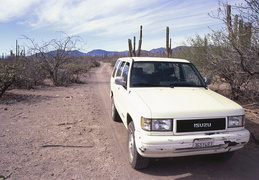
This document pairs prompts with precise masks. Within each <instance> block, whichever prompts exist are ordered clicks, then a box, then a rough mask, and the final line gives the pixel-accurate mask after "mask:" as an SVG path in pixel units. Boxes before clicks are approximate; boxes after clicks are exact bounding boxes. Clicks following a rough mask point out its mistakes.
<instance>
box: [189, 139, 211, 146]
mask: <svg viewBox="0 0 259 180" xmlns="http://www.w3.org/2000/svg"><path fill="white" fill-rule="evenodd" d="M211 146H213V139H195V140H194V141H193V148H206V147H211Z"/></svg>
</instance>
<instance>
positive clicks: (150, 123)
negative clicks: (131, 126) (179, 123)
mask: <svg viewBox="0 0 259 180" xmlns="http://www.w3.org/2000/svg"><path fill="white" fill-rule="evenodd" d="M172 126H173V124H172V119H147V118H143V117H142V118H141V127H142V129H143V130H146V131H171V130H172V129H173V128H172Z"/></svg>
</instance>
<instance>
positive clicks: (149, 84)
mask: <svg viewBox="0 0 259 180" xmlns="http://www.w3.org/2000/svg"><path fill="white" fill-rule="evenodd" d="M132 87H161V85H160V84H151V83H137V84H132Z"/></svg>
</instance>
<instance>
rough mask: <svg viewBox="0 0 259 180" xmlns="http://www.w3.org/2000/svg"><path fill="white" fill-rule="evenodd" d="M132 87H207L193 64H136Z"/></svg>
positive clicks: (132, 74)
mask: <svg viewBox="0 0 259 180" xmlns="http://www.w3.org/2000/svg"><path fill="white" fill-rule="evenodd" d="M130 87H205V83H204V82H203V80H202V77H201V75H200V74H199V72H198V71H197V70H196V68H195V67H194V65H193V64H191V63H179V62H134V64H133V67H132V70H131V79H130Z"/></svg>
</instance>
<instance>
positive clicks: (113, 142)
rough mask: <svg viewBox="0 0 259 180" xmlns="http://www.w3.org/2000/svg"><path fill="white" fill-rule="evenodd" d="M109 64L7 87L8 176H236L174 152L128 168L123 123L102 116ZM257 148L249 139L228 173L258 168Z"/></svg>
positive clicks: (4, 140)
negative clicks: (63, 81) (65, 82)
mask: <svg viewBox="0 0 259 180" xmlns="http://www.w3.org/2000/svg"><path fill="white" fill-rule="evenodd" d="M110 72H111V68H110V66H109V64H106V63H104V64H103V63H102V64H101V67H99V68H96V69H93V70H91V73H90V74H88V75H87V76H86V77H84V78H83V79H82V80H83V81H84V82H85V83H84V84H78V85H71V86H69V87H54V86H51V85H49V86H44V87H37V88H36V89H32V90H11V91H9V92H8V93H7V95H6V96H5V98H3V99H1V100H0V123H1V124H0V175H5V176H6V175H8V174H10V173H12V175H11V177H10V178H9V179H10V180H15V179H19V180H27V179H29V180H34V179H46V180H49V179H62V180H63V179H67V180H73V179H74V180H77V179H79V180H81V179H157V178H159V179H218V178H220V179H224V178H222V176H223V175H224V177H228V179H229V177H234V179H239V178H237V177H239V176H237V175H235V176H232V175H231V174H230V175H229V172H226V173H225V174H224V173H223V172H224V169H225V167H224V168H223V169H220V170H221V171H222V172H221V174H219V175H217V174H215V173H214V172H216V171H217V170H219V169H218V168H221V167H218V165H219V164H214V163H213V162H211V161H210V160H207V159H206V158H197V157H195V158H189V159H188V158H187V159H186V158H182V159H176V160H175V161H174V162H176V163H178V165H177V166H176V165H172V162H171V161H169V160H168V161H166V162H163V161H162V163H161V162H158V161H153V162H151V165H150V168H149V169H148V170H144V171H135V170H133V169H131V167H130V166H129V163H128V161H127V150H126V148H125V144H126V143H125V142H126V139H125V134H126V130H125V128H124V127H123V124H122V123H114V122H112V120H111V118H110V99H109V77H110ZM250 106H251V105H247V106H246V109H247V112H248V114H249V115H248V117H249V119H250V121H247V126H248V128H250V130H251V131H253V134H254V136H255V138H257V139H259V134H258V128H259V118H258V116H259V115H258V109H255V108H251V107H250ZM252 107H254V106H252ZM258 149H259V146H258V145H257V144H256V143H255V140H253V139H252V140H251V142H250V143H249V144H248V146H247V147H246V148H244V149H243V150H241V151H240V153H239V154H238V155H237V162H239V161H240V162H242V163H247V164H248V165H247V164H245V165H244V166H233V167H232V171H233V173H235V174H237V173H236V172H239V171H240V169H242V170H243V168H246V167H247V171H246V172H247V174H245V175H242V176H241V178H240V179H243V178H244V179H245V178H247V177H249V178H250V179H251V177H255V178H256V177H258V176H259V174H258V172H257V174H254V175H253V176H251V175H250V174H251V173H253V172H254V171H255V169H254V168H250V167H254V166H255V165H257V167H258V161H253V159H254V158H259V151H258ZM233 162H235V160H233ZM256 163H257V164H256ZM228 165H229V164H228ZM200 167H202V169H200ZM206 168H207V170H208V171H207V172H205V171H206ZM248 168H249V169H248ZM201 171H202V172H201ZM257 175H258V176H257ZM9 179H8V180H9ZM230 179H231V178H230ZM252 179H253V178H252Z"/></svg>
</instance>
